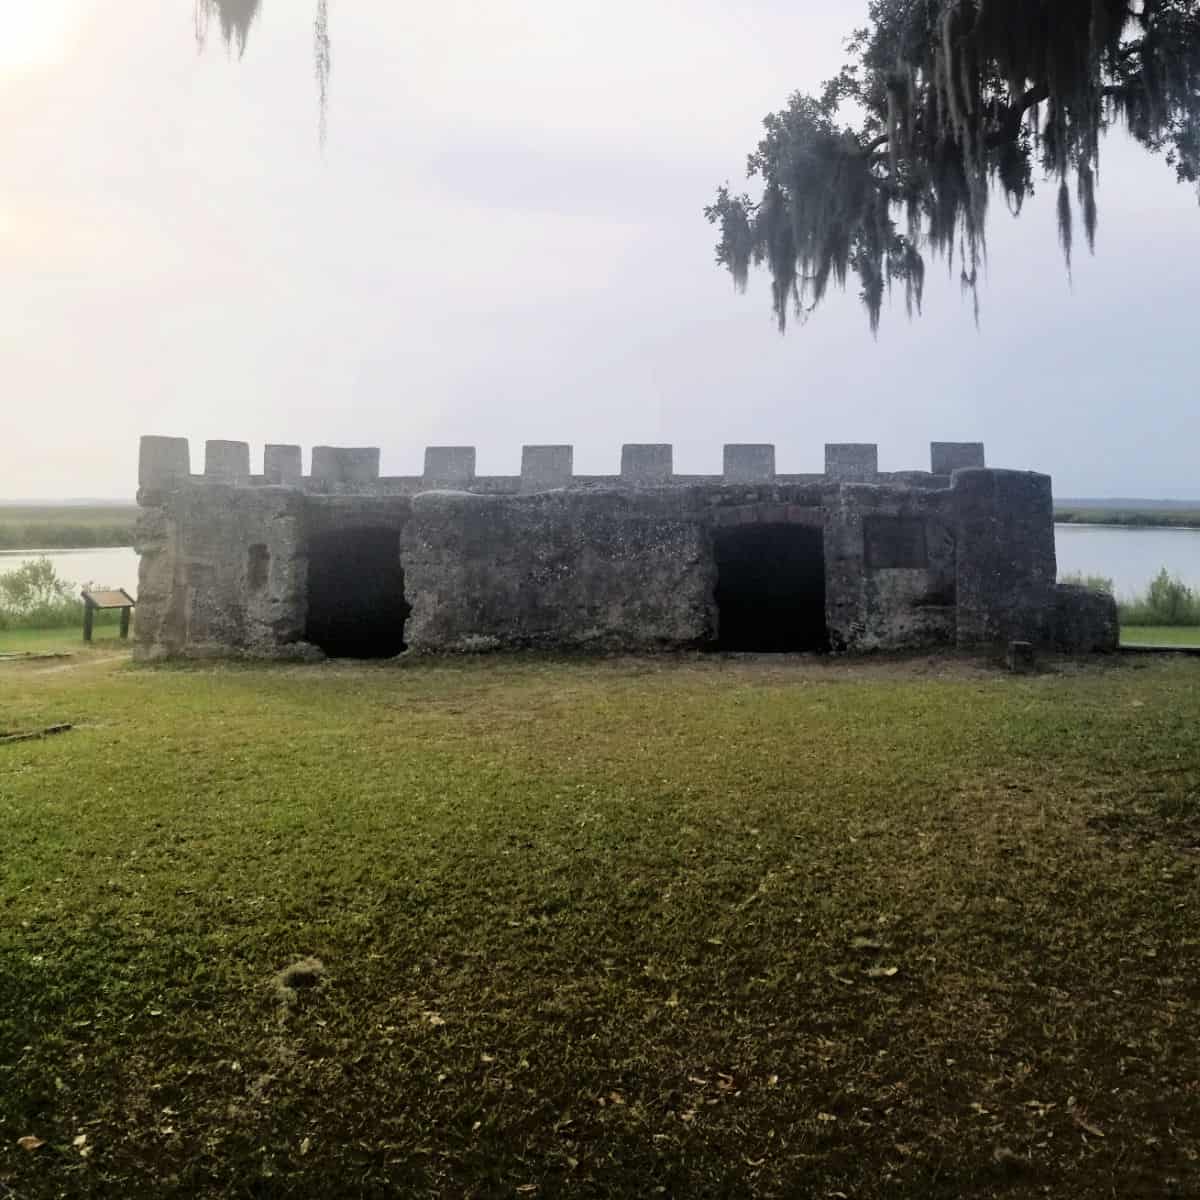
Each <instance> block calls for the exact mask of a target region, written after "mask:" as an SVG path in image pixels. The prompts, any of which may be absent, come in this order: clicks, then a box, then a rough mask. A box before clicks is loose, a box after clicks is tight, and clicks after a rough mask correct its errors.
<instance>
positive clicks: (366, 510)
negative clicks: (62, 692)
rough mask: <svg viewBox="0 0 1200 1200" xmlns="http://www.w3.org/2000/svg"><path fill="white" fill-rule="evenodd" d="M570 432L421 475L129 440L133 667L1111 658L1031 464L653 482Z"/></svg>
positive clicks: (316, 453)
mask: <svg viewBox="0 0 1200 1200" xmlns="http://www.w3.org/2000/svg"><path fill="white" fill-rule="evenodd" d="M572 460H573V454H572V448H571V447H570V446H526V447H525V448H524V451H523V454H522V461H521V474H520V475H519V476H484V475H477V474H476V473H475V450H474V448H473V447H466V446H450V447H430V448H429V449H428V450H426V452H425V471H424V474H423V475H422V476H419V477H381V476H380V473H379V451H378V449H374V448H371V449H340V448H335V447H330V446H318V447H316V448H315V449H314V450H313V452H312V470H311V474H309V475H304V474H302V468H301V451H300V447H298V446H286V445H270V446H267V447H266V452H265V455H264V462H263V473H262V474H261V475H255V474H251V469H250V450H249V447H248V445H247V444H246V443H244V442H227V441H210V442H208V443H207V444H206V446H205V455H204V473H203V475H193V474H192V472H191V461H190V453H189V447H188V442H187V440H186V439H182V438H164V437H144V438H142V441H141V453H140V463H139V490H138V503H139V504H140V505H141V507H142V510H143V511H142V515H141V519H140V521H139V527H138V547H137V548H138V551H139V553H140V554H141V567H140V595H139V597H138V600H139V604H138V612H137V621H136V628H135V637H136V642H135V646H136V652H137V654H138V656H139V657H142V658H157V657H165V656H173V655H183V656H205V655H250V656H256V657H299V658H304V657H314V658H315V657H319V654H320V653H324V654H328V655H332V656H352V657H387V656H391V655H395V654H398V653H400V652H401V651H402V650H405V649H410V650H413V651H464V650H465V651H474V650H484V649H499V648H519V647H545V648H553V649H565V648H588V647H593V648H597V649H606V650H607V649H619V650H630V651H642V650H655V649H670V648H700V647H710V648H716V649H728V650H761V651H815V650H825V649H834V650H898V649H908V648H934V647H960V648H972V647H981V646H993V645H1002V644H1006V643H1007V642H1009V641H1011V640H1023V641H1029V642H1033V643H1035V644H1037V645H1042V646H1053V647H1057V648H1059V649H1062V650H1067V651H1092V650H1108V649H1113V648H1115V645H1116V640H1117V626H1116V613H1115V606H1114V605H1113V603H1112V601H1111V598H1109V597H1100V596H1097V595H1096V594H1094V593H1090V592H1087V591H1085V590H1083V589H1081V588H1076V587H1068V586H1063V585H1059V584H1057V583H1056V564H1055V552H1054V514H1053V506H1052V500H1051V490H1050V478H1049V476H1047V475H1040V474H1036V473H1034V472H1027V471H1008V470H992V469H989V468H987V467H986V466H985V465H984V450H983V446H982V445H980V444H978V443H948V442H935V443H933V446H932V455H931V463H930V470H928V471H903V472H898V473H884V472H881V471H879V469H878V459H877V452H876V447H875V446H873V445H862V444H847V445H829V446H826V447H825V471H824V473H823V474H820V475H782V474H777V473H776V470H775V448H774V447H773V446H770V445H730V446H726V447H725V460H724V472H723V474H721V475H716V476H707V475H677V474H675V473H674V470H673V463H672V449H671V447H670V446H669V445H627V446H625V447H624V448H623V450H622V454H621V472H620V474H619V475H612V476H585V475H576V474H575V473H574V471H573V462H572Z"/></svg>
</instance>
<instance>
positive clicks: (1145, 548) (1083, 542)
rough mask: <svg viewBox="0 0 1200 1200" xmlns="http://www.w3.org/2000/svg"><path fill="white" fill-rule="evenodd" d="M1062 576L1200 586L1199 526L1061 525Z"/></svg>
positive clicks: (130, 577)
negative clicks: (1164, 573) (1172, 578)
mask: <svg viewBox="0 0 1200 1200" xmlns="http://www.w3.org/2000/svg"><path fill="white" fill-rule="evenodd" d="M1056 542H1057V546H1058V573H1059V576H1060V577H1061V576H1063V575H1066V574H1068V573H1071V572H1074V571H1079V572H1081V573H1082V574H1084V575H1105V576H1107V577H1108V578H1110V579H1111V580H1112V581H1113V586H1114V587H1115V588H1116V591H1117V594H1118V595H1122V596H1123V595H1128V594H1131V593H1133V592H1138V591H1141V590H1142V589H1143V588H1145V586H1146V584H1148V583H1149V582H1150V580H1151V579H1152V578H1153V577H1154V576H1155V575H1157V574H1158V572H1159V570H1160V569H1161V568H1163V567H1166V568H1167V570H1169V571H1170V572H1171V573H1172V574H1176V575H1179V576H1180V578H1182V579H1183V581H1184V582H1185V583H1187V584H1188V585H1189V586H1191V587H1194V588H1198V589H1200V529H1121V528H1117V527H1113V526H1103V525H1059V526H1057V527H1056ZM44 553H45V557H46V558H48V559H50V561H51V562H52V563H53V564H54V568H55V570H56V571H57V572H58V573H59V575H61V576H62V577H63V578H64V579H69V580H71V581H72V582H73V583H76V584H80V585H82V584H85V583H92V584H96V585H97V586H99V587H115V588H116V587H120V588H124V589H125V590H126V591H127V592H129V594H130V595H132V596H136V595H137V571H138V559H137V555H136V554H134V552H133V551H132V550H131V549H129V548H127V547H124V548H120V549H113V550H96V549H91V550H47V551H45V552H44ZM36 557H39V555H38V552H37V551H35V550H14V551H0V571H7V570H10V569H11V568H13V567H19V566H20V565H21V563H23V562H26V561H27V560H28V559H30V558H36Z"/></svg>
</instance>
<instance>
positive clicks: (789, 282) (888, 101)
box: [705, 0, 1200, 330]
mask: <svg viewBox="0 0 1200 1200" xmlns="http://www.w3.org/2000/svg"><path fill="white" fill-rule="evenodd" d="M869 21H870V24H869V26H868V27H867V28H865V29H862V30H859V31H858V32H856V33H855V34H854V35H853V36H852V37H851V38H850V40H849V42H848V43H847V48H848V50H849V52H850V54H851V56H852V57H851V61H850V62H849V63H848V64H847V65H846V66H844V67H843V68H842V70H841V72H840V73H839V74H838V75H837V76H836V77H835V78H833V79H831V80H830V81H828V82H827V83H826V84H825V85H824V86H823V87H822V89H821V90H820V92H819V94H817V95H805V94H802V93H796V94H795V95H793V96H792V97H791V99H790V101H789V103H788V106H787V107H786V108H785V109H783V110H782V111H780V112H777V113H773V114H771V115H770V116H768V117H767V118H766V119H765V121H764V126H765V134H764V136H763V138H762V140H761V141H760V142H759V144H758V148H757V149H756V150H755V151H754V153H752V154H751V155H750V157H749V165H748V174H749V176H750V177H752V178H753V177H758V178H759V179H761V183H762V190H761V194H760V195H759V197H758V199H757V200H755V199H753V198H752V197H751V196H750V195H748V194H743V195H735V194H734V193H733V192H732V191H731V190H730V189H729V188H728V186H726V187H722V188H720V189H719V190H718V192H717V197H716V200H715V202H714V203H713V204H711V205H710V206H709V207H708V208H707V209H706V210H705V212H706V215H707V217H708V219H709V220H710V221H711V222H713V223H714V224H715V225H717V227H718V228H719V230H720V235H721V236H720V241H719V243H718V245H717V261H718V262H719V263H720V264H722V265H723V266H725V267H726V268H727V269H728V270H729V271H730V272H731V273H732V275H733V278H734V281H735V283H736V284H737V285H738V287H739V288H744V287H745V285H746V281H747V277H748V274H749V270H750V267H751V265H762V264H765V266H766V268H767V270H768V272H769V274H770V277H771V283H772V292H773V303H774V309H775V315H776V317H777V319H778V322H779V327H780V329H781V330H782V329H784V328H785V327H786V324H787V320H788V315H789V312H790V311H793V310H794V311H795V312H796V314H797V315H799V316H804V315H806V314H807V313H808V312H810V311H811V310H812V309H813V308H814V307H815V306H816V305H817V304H819V303H820V301H821V299H822V298H823V297H824V296H825V294H826V291H827V288H828V286H829V284H830V282H831V281H832V282H834V283H836V284H837V285H838V286H844V285H845V283H846V281H847V278H848V276H850V275H851V274H853V275H854V276H855V277H856V278H857V280H858V283H859V287H860V290H861V297H862V300H863V303H864V305H865V306H866V309H867V313H868V317H869V320H870V323H871V328H872V330H875V329H877V328H878V325H879V319H880V313H881V310H882V306H883V299H884V295H885V293H886V292H887V291H888V290H889V289H890V288H891V286H892V285H893V284H895V283H899V284H902V285H903V287H904V292H905V299H906V304H907V307H908V311H909V313H910V314H911V313H912V311H913V309H914V308H917V309H919V307H920V304H921V295H922V289H923V285H924V280H925V270H926V256H927V255H928V254H933V255H945V256H947V258H948V260H949V261H950V262H951V263H953V262H954V259H955V255H956V254H957V256H958V261H959V263H960V269H961V277H962V282H963V285H964V287H965V288H966V289H967V290H969V291H970V293H971V294H972V296H973V298H974V299H975V303H976V306H977V305H978V299H977V282H978V270H979V266H980V264H981V262H982V261H983V256H984V253H985V250H986V239H985V231H986V218H987V211H988V201H989V197H991V196H992V195H994V194H995V193H996V192H997V191H999V192H1000V193H1002V194H1003V196H1004V197H1005V198H1006V199H1007V201H1008V204H1009V206H1010V208H1011V209H1012V210H1013V211H1014V212H1016V211H1019V210H1020V207H1021V205H1022V203H1023V202H1024V200H1025V199H1026V198H1027V197H1028V196H1030V195H1032V193H1033V191H1034V184H1035V174H1038V173H1039V172H1040V173H1041V174H1042V175H1043V176H1044V177H1045V178H1048V179H1050V180H1052V181H1053V183H1054V184H1055V185H1056V186H1057V192H1058V228H1059V237H1060V241H1061V243H1062V248H1063V253H1064V255H1065V257H1066V261H1067V265H1068V268H1069V266H1070V256H1071V251H1072V247H1073V245H1074V241H1075V236H1076V224H1077V222H1080V223H1082V227H1083V232H1084V235H1085V237H1086V240H1087V242H1088V245H1089V247H1091V246H1092V245H1093V244H1094V240H1095V236H1096V227H1097V206H1096V181H1097V178H1098V172H1099V165H1100V145H1101V140H1102V135H1103V134H1104V133H1105V132H1106V131H1107V130H1108V129H1109V128H1111V127H1112V126H1114V125H1123V126H1124V127H1125V128H1126V129H1128V130H1129V132H1130V133H1131V134H1132V135H1133V137H1134V138H1136V139H1137V141H1139V142H1140V143H1141V144H1142V145H1143V146H1145V147H1146V148H1147V149H1148V150H1150V151H1152V152H1155V153H1160V154H1162V155H1164V156H1165V158H1166V161H1167V162H1168V163H1169V164H1170V165H1171V166H1173V167H1174V169H1175V172H1176V175H1177V176H1178V178H1179V180H1180V181H1181V182H1186V183H1191V184H1196V183H1197V182H1198V181H1200V0H872V2H871V4H870V9H869Z"/></svg>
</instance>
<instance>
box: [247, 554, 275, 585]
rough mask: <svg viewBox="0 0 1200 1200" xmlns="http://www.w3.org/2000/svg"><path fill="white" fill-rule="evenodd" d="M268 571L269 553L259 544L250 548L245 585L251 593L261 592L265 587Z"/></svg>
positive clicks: (269, 563)
mask: <svg viewBox="0 0 1200 1200" xmlns="http://www.w3.org/2000/svg"><path fill="white" fill-rule="evenodd" d="M270 570H271V552H270V551H269V550H268V549H267V548H266V546H264V545H263V544H262V543H261V542H260V543H257V544H256V545H253V546H251V547H250V551H249V555H248V557H247V561H246V585H247V586H248V587H249V589H250V590H251V591H252V592H261V591H262V590H263V588H265V587H266V586H267V575H268V573H269V572H270Z"/></svg>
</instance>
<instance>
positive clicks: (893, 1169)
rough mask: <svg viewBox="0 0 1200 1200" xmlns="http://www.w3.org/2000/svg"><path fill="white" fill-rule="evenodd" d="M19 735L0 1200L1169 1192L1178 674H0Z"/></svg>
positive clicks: (830, 664) (948, 666)
mask: <svg viewBox="0 0 1200 1200" xmlns="http://www.w3.org/2000/svg"><path fill="white" fill-rule="evenodd" d="M65 721H69V722H73V723H74V725H75V729H74V730H73V731H72V732H69V733H63V734H59V735H57V736H55V737H51V738H46V739H45V740H41V741H21V742H9V743H0V848H2V850H0V911H2V913H3V919H2V920H0V1195H5V1196H9V1195H11V1196H18V1197H21V1198H22V1200H25V1198H31V1197H42V1196H46V1197H48V1196H85V1195H86V1196H120V1197H134V1196H155V1197H159V1196H247V1197H249V1196H255V1197H262V1196H304V1197H310V1196H320V1197H328V1196H380V1197H382V1196H403V1197H409V1196H413V1197H420V1196H429V1197H524V1196H542V1197H549V1196H581V1197H602V1196H621V1197H624V1196H631V1197H643V1196H669V1197H692V1196H702V1197H709V1196H712V1197H716V1196H722V1197H743V1196H778V1197H810V1196H811V1197H831V1198H833V1197H854V1198H856V1200H857V1198H872V1197H922V1198H926V1197H945V1198H947V1200H949V1198H951V1197H955V1198H956V1197H963V1196H971V1197H976V1196H981V1197H990V1196H995V1197H1006V1198H1007V1197H1034V1196H1036V1197H1043V1196H1053V1197H1097V1196H1117V1197H1122V1198H1126V1197H1166V1196H1196V1195H1200V1051H1198V1049H1197V1040H1196V1029H1197V1018H1198V1017H1200V887H1198V882H1200V880H1198V876H1197V868H1198V866H1200V815H1198V814H1200V798H1198V791H1200V740H1198V738H1197V734H1196V730H1197V728H1198V727H1200V665H1198V664H1197V663H1196V662H1195V660H1192V659H1183V660H1161V659H1150V658H1146V659H1137V658H1134V659H1122V660H1120V661H1111V662H1108V663H1105V664H1098V665H1074V666H1072V665H1066V666H1060V667H1057V668H1054V669H1050V670H1046V671H1044V672H1043V673H1041V674H1039V675H1036V676H1032V677H1014V676H1009V675H1006V674H1004V673H1002V672H998V671H995V670H993V669H992V668H990V667H988V666H987V665H981V664H976V663H972V662H966V661H960V660H934V659H912V660H907V661H894V662H893V661H888V660H882V659H881V660H867V661H860V662H852V661H839V660H825V661H820V660H807V659H795V660H784V659H776V660H773V659H766V658H764V659H754V658H744V659H742V658H717V657H714V658H707V659H701V658H666V659H661V660H643V661H632V660H611V661H597V660H577V661H551V660H541V659H536V658H524V659H514V658H491V659H469V660H463V661H461V662H458V661H456V662H432V663H429V662H425V663H422V662H415V663H411V664H408V663H405V664H395V663H391V664H381V665H378V666H372V665H347V664H338V663H330V664H324V665H321V666H316V667H303V668H299V667H287V666H277V667H270V668H265V667H252V666H239V665H205V666H190V667H159V668H136V667H133V666H131V665H130V664H129V663H128V661H127V658H126V657H125V655H123V654H121V653H113V652H104V651H97V652H93V653H91V654H87V655H81V656H78V657H77V658H75V659H71V660H67V661H61V660H52V661H46V662H25V663H6V664H0V729H3V730H5V731H8V732H13V731H22V730H30V729H37V728H43V727H45V726H48V725H51V724H55V723H60V722H65ZM310 955H315V956H317V957H318V958H320V959H321V961H322V962H323V964H324V974H323V977H322V979H321V981H320V983H319V985H318V986H316V987H310V988H296V989H292V991H291V992H288V991H287V990H285V989H282V988H281V987H280V986H279V980H278V974H279V972H280V971H281V970H282V969H284V968H286V967H288V966H289V964H292V963H294V962H295V961H296V960H297V959H301V958H303V957H305V956H310ZM23 1139H24V1140H23ZM29 1139H33V1140H29ZM39 1143H41V1144H39ZM26 1147H29V1148H26Z"/></svg>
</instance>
